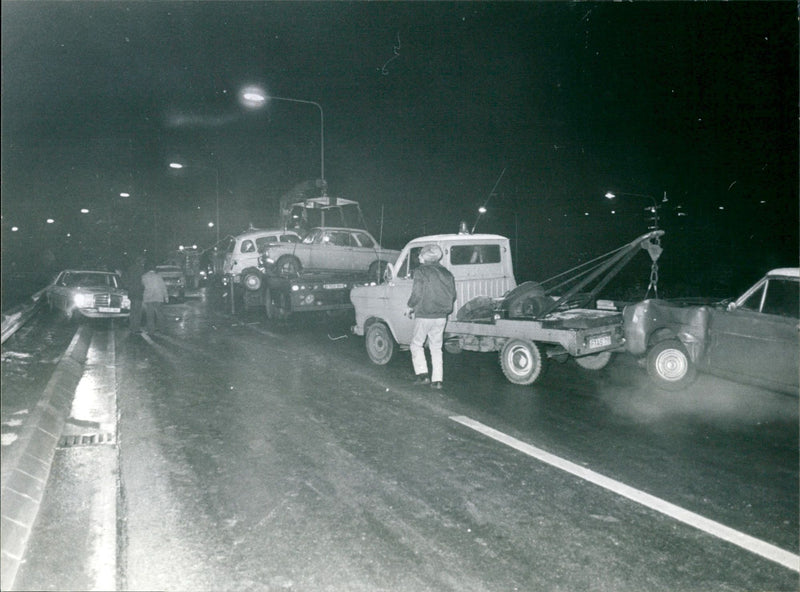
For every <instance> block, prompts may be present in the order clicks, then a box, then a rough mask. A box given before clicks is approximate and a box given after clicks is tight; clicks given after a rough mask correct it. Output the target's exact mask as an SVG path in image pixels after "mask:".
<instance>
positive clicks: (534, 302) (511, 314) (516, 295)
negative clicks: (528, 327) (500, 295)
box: [502, 282, 553, 319]
mask: <svg viewBox="0 0 800 592" xmlns="http://www.w3.org/2000/svg"><path fill="white" fill-rule="evenodd" d="M552 303H553V301H552V300H551V299H550V298H548V297H547V296H545V293H544V288H542V286H541V285H540V284H538V283H536V282H523V283H521V284H520V285H519V286H517V287H516V288H514V289H513V290H511V291H510V292H509V293H508V295H507V296H506V297H505V300H503V306H502V308H503V310H505V311H507V313H508V318H510V319H514V318H531V317H533V318H536V317H538V316H539V315H541V314H542V311H544V310H546V308H545V307H547V306H550V305H551V304H552Z"/></svg>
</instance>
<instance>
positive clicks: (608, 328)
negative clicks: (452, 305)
mask: <svg viewBox="0 0 800 592" xmlns="http://www.w3.org/2000/svg"><path fill="white" fill-rule="evenodd" d="M624 345H625V338H624V330H623V324H622V314H621V313H619V312H614V311H606V310H597V309H586V308H576V309H572V310H567V311H561V312H556V313H551V314H549V315H547V316H546V317H544V318H541V319H534V318H514V319H504V318H496V319H491V320H480V321H448V323H447V326H446V327H445V347H446V348H447V350H448V351H450V352H457V351H459V350H469V351H481V352H491V351H499V352H500V365H501V366H502V369H503V374H505V376H506V378H508V380H509V381H510V382H513V383H515V384H531V383H533V382H534V381H535V380H536V379H537V378H539V376H540V375H541V373H542V370H543V368H544V366H545V361H546V360H547V359H549V358H556V359H567V358H568V357H571V358H575V361H576V362H577V363H578V364H579V365H580V366H582V367H584V368H587V369H590V370H599V369H600V368H603V367H604V366H605V365H606V364H607V363H608V362H609V360H610V359H611V353H612V352H613V351H615V350H620V349H622V348H623V347H624Z"/></svg>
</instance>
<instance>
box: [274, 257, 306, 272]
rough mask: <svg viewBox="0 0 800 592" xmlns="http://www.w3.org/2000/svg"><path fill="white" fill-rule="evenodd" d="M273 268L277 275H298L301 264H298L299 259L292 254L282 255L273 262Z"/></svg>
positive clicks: (301, 267)
mask: <svg viewBox="0 0 800 592" xmlns="http://www.w3.org/2000/svg"><path fill="white" fill-rule="evenodd" d="M275 269H276V270H277V272H278V275H283V276H295V275H300V271H302V269H303V266H302V265H301V264H300V260H299V259H298V258H297V257H295V256H294V255H283V256H282V257H279V258H278V260H277V261H276V262H275Z"/></svg>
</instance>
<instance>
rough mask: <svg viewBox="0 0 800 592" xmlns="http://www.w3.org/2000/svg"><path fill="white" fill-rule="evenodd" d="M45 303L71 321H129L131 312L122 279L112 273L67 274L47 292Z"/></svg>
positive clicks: (75, 270)
mask: <svg viewBox="0 0 800 592" xmlns="http://www.w3.org/2000/svg"><path fill="white" fill-rule="evenodd" d="M46 299H47V304H48V306H49V307H50V310H51V311H53V312H61V313H62V314H63V315H64V316H66V317H67V318H68V319H76V318H80V317H87V318H90V319H95V318H119V317H127V316H128V315H129V314H130V310H131V301H130V300H129V299H128V293H127V291H126V290H125V289H124V288H123V287H122V279H121V278H120V276H119V275H117V274H116V273H113V272H110V271H97V270H77V269H67V270H64V271H62V272H61V273H59V274H58V275H57V276H56V279H55V280H54V281H53V283H52V284H51V285H50V286H49V287H48V288H47V291H46Z"/></svg>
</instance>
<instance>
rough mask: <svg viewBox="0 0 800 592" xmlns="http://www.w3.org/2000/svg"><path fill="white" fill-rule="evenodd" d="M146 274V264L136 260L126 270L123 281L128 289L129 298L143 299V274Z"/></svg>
mask: <svg viewBox="0 0 800 592" xmlns="http://www.w3.org/2000/svg"><path fill="white" fill-rule="evenodd" d="M143 275H144V265H143V264H142V263H140V262H136V263H134V264H133V265H131V266H130V267H129V268H128V269H127V271H126V272H125V277H124V278H123V281H124V283H125V288H127V290H128V298H130V299H131V300H141V299H142V297H143V296H144V284H142V276H143Z"/></svg>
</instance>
